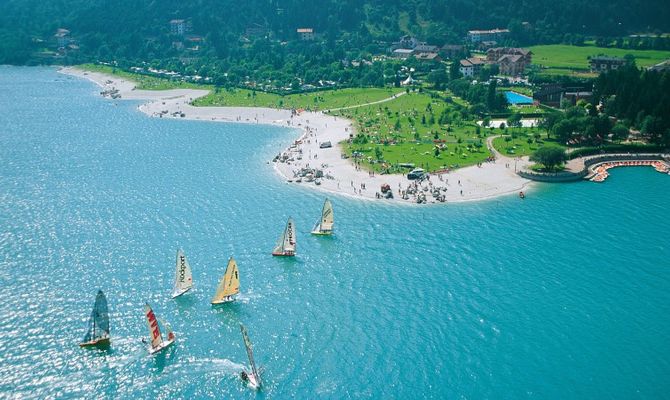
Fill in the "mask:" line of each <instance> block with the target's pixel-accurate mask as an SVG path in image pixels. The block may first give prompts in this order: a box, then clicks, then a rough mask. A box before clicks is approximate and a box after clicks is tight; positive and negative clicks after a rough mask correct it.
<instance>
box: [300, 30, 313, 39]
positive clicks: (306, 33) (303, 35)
mask: <svg viewBox="0 0 670 400" xmlns="http://www.w3.org/2000/svg"><path fill="white" fill-rule="evenodd" d="M296 32H297V33H298V36H299V37H300V40H304V41H309V40H314V29H312V28H298V29H296Z"/></svg>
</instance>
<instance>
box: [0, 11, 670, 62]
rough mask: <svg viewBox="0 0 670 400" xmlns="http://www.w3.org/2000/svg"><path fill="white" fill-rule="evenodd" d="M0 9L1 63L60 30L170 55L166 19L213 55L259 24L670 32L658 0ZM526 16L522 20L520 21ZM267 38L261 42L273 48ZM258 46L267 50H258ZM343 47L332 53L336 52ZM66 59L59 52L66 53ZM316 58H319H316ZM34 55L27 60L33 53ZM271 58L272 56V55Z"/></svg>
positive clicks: (238, 53)
mask: <svg viewBox="0 0 670 400" xmlns="http://www.w3.org/2000/svg"><path fill="white" fill-rule="evenodd" d="M3 3H4V4H3V7H2V8H3V12H2V13H1V14H0V63H10V64H23V63H28V62H31V55H32V54H34V52H35V51H36V50H39V49H40V46H43V45H44V43H46V42H48V40H49V39H50V38H52V37H53V35H54V33H55V32H56V30H57V29H59V28H66V29H68V30H69V31H70V32H71V34H72V37H74V38H76V40H77V44H78V46H79V51H78V53H77V54H76V55H75V56H74V57H75V58H76V60H72V61H82V60H92V59H94V58H102V59H130V60H151V59H155V58H159V59H163V58H166V57H170V56H172V55H173V54H171V46H170V45H171V42H172V40H171V38H170V37H169V32H170V27H169V24H168V22H169V21H170V20H171V19H176V18H179V19H186V20H188V22H189V24H190V26H191V30H192V32H193V33H194V34H197V35H200V36H202V37H203V38H204V39H205V40H206V43H207V53H206V54H203V55H200V56H202V57H209V58H214V59H230V60H237V59H240V58H242V57H245V56H247V55H248V54H246V53H245V52H244V51H243V50H242V48H243V47H244V45H245V43H241V42H240V40H239V39H240V36H241V35H244V34H245V32H247V29H248V28H249V27H253V26H256V27H258V26H260V27H263V28H264V29H267V36H268V37H270V38H272V39H273V40H276V41H290V40H293V39H295V29H296V28H298V27H311V28H313V29H314V30H315V32H317V33H318V34H320V35H321V36H322V38H323V39H325V41H326V43H329V48H334V47H336V46H335V45H336V44H338V46H339V49H340V50H339V51H344V52H352V51H359V52H360V51H365V50H366V49H368V50H373V49H375V47H374V45H375V43H379V42H386V43H388V42H391V41H393V40H397V38H398V37H399V36H400V35H402V34H412V35H415V36H417V37H418V38H420V39H421V40H424V41H428V42H429V43H434V44H438V45H442V44H445V43H450V42H451V43H458V42H460V41H462V38H463V37H464V36H465V34H466V32H467V31H468V30H470V29H490V28H496V27H498V28H509V29H510V30H511V31H512V38H513V39H514V40H515V41H517V42H518V43H520V44H524V45H525V44H531V43H555V42H560V41H564V40H565V37H566V35H596V36H608V37H620V36H624V35H628V34H631V33H636V32H657V33H658V32H668V31H670V7H669V6H668V3H667V2H666V1H664V0H647V1H641V0H628V1H623V0H612V1H610V0H594V1H589V2H585V1H577V0H559V1H552V0H534V1H527V0H522V1H514V0H496V1H494V0H446V1H434V0H322V1H305V0H247V1H231V0H218V1H205V0H192V1H177V0H165V1H160V2H157V1H147V0H132V1H131V0H117V1H102V0H68V1H65V0H46V1H45V0H5V1H4V2H3ZM524 22H525V23H526V24H523V23H524ZM268 46H270V45H269V44H268V45H267V46H266V47H267V48H266V50H271V51H274V50H275V49H273V48H272V47H268ZM266 54H267V53H266ZM341 55H343V54H338V56H341ZM326 58H327V59H328V60H327V62H330V61H332V58H333V57H326ZM66 61H67V60H66ZM324 61H325V60H324ZM32 62H34V60H32ZM276 62H281V60H277V61H276Z"/></svg>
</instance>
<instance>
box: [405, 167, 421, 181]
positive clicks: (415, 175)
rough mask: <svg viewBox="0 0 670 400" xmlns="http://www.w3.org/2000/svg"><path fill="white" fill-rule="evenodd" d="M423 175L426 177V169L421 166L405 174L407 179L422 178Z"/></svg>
mask: <svg viewBox="0 0 670 400" xmlns="http://www.w3.org/2000/svg"><path fill="white" fill-rule="evenodd" d="M425 177H426V171H425V170H423V169H422V168H416V169H413V170H412V171H411V172H410V173H409V174H407V179H409V180H411V181H412V180H415V179H423V178H425Z"/></svg>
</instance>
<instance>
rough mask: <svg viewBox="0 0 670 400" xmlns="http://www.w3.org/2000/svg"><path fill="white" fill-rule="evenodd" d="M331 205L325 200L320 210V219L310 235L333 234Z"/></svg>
mask: <svg viewBox="0 0 670 400" xmlns="http://www.w3.org/2000/svg"><path fill="white" fill-rule="evenodd" d="M333 223H334V218H333V205H332V204H331V202H330V200H328V199H326V201H325V202H324V203H323V209H321V219H320V220H319V221H318V222H317V223H316V225H314V229H312V235H332V234H333Z"/></svg>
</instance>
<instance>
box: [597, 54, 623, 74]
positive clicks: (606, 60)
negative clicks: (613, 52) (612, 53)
mask: <svg viewBox="0 0 670 400" xmlns="http://www.w3.org/2000/svg"><path fill="white" fill-rule="evenodd" d="M626 62H627V61H626V60H625V59H623V58H620V57H608V56H596V57H591V59H590V60H589V65H590V66H591V72H607V71H613V70H615V69H619V68H620V67H622V66H624V65H626Z"/></svg>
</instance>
